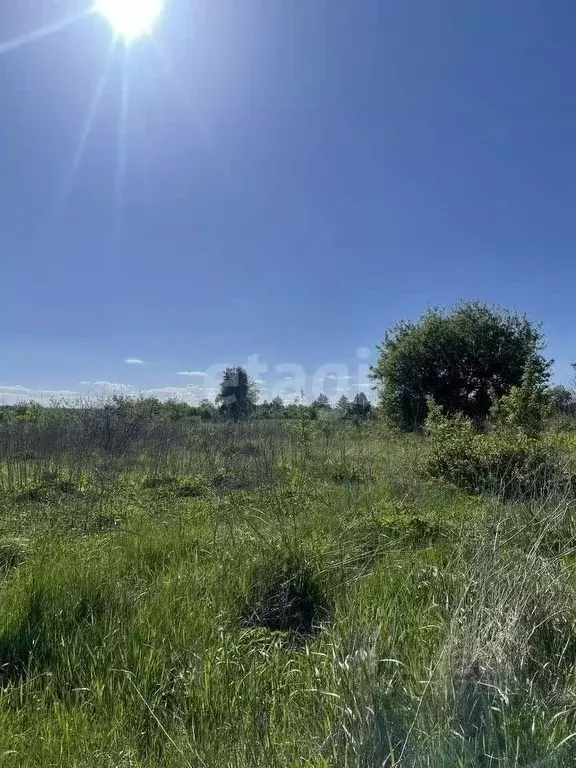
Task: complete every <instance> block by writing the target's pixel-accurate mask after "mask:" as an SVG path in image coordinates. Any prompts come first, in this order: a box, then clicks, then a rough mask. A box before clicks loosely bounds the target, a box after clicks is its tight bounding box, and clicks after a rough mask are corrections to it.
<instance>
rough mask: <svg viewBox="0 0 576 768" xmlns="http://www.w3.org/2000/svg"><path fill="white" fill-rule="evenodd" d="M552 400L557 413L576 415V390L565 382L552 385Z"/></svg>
mask: <svg viewBox="0 0 576 768" xmlns="http://www.w3.org/2000/svg"><path fill="white" fill-rule="evenodd" d="M550 400H551V402H552V408H553V410H554V411H556V413H561V414H564V415H566V416H576V392H575V391H574V390H573V389H570V387H566V386H564V385H563V384H556V385H555V386H553V387H550Z"/></svg>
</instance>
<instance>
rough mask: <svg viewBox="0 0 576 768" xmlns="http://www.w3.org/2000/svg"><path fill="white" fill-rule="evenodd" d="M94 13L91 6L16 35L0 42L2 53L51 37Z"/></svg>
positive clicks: (0, 52)
mask: <svg viewBox="0 0 576 768" xmlns="http://www.w3.org/2000/svg"><path fill="white" fill-rule="evenodd" d="M93 13H94V9H93V8H89V9H88V10H87V11H83V12H82V13H77V14H76V15H75V16H67V17H66V18H64V19H61V20H60V21H58V22H56V23H55V24H50V25H49V26H47V27H42V28H41V29H37V30H35V31H34V32H30V33H29V34H27V35H21V36H20V37H16V38H15V39H14V40H8V41H6V42H5V43H0V55H1V54H3V53H10V52H11V51H16V50H18V48H22V47H23V46H25V45H29V44H30V43H34V42H36V41H37V40H42V38H44V37H49V36H50V35H54V34H56V33H57V32H61V31H62V30H63V29H66V28H67V27H70V26H71V25H72V24H75V23H76V22H78V21H81V20H82V19H85V18H86V17H87V16H90V15H92V14H93Z"/></svg>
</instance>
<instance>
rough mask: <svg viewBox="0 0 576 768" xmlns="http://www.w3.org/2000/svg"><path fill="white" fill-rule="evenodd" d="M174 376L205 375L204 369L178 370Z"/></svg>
mask: <svg viewBox="0 0 576 768" xmlns="http://www.w3.org/2000/svg"><path fill="white" fill-rule="evenodd" d="M176 376H206V373H205V372H204V371H178V373H177V374H176Z"/></svg>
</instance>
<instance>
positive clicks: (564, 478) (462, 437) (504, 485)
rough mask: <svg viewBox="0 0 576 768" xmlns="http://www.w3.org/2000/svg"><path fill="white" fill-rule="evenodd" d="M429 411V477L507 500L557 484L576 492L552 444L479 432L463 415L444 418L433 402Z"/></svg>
mask: <svg viewBox="0 0 576 768" xmlns="http://www.w3.org/2000/svg"><path fill="white" fill-rule="evenodd" d="M428 409H429V416H428V419H427V421H426V432H427V435H428V439H429V444H428V452H427V454H426V458H425V463H424V468H425V472H426V474H427V475H428V476H429V477H432V478H436V479H442V480H446V481H448V482H450V483H452V484H453V485H457V486H459V487H461V488H464V489H466V490H468V491H470V492H472V493H496V494H500V495H502V496H503V497H505V498H508V499H529V498H533V497H537V496H541V495H543V494H544V493H546V492H549V491H550V490H552V489H555V488H559V489H561V490H563V491H566V490H568V491H569V492H571V493H572V492H573V490H574V485H575V484H574V480H573V478H572V476H571V474H570V473H569V471H568V470H567V468H566V467H564V466H563V463H562V461H561V457H560V454H559V453H558V452H557V451H556V450H554V448H553V447H552V446H550V445H546V444H544V443H542V442H539V441H538V440H536V439H534V438H531V437H528V436H526V435H525V434H521V433H514V432H504V433H498V432H493V433H490V434H485V435H482V434H477V433H476V431H475V429H474V426H473V424H472V422H471V421H470V420H469V419H467V418H466V417H464V416H462V415H461V414H458V415H456V416H454V417H448V416H445V415H444V414H443V413H442V411H441V409H440V407H439V406H438V405H437V404H435V403H434V402H430V401H429V402H428Z"/></svg>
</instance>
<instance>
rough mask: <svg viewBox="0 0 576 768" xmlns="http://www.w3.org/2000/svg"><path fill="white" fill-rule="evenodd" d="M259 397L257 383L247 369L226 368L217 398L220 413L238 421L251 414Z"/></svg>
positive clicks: (238, 367) (239, 367)
mask: <svg viewBox="0 0 576 768" xmlns="http://www.w3.org/2000/svg"><path fill="white" fill-rule="evenodd" d="M257 399H258V393H257V389H256V385H255V383H254V382H252V381H251V380H250V378H249V376H248V374H247V373H246V370H245V369H244V368H242V367H241V366H237V367H235V368H226V370H225V371H224V374H223V376H222V381H221V382H220V394H219V395H218V397H217V398H216V400H217V402H218V404H219V406H220V413H221V414H222V415H223V416H224V417H225V418H229V419H234V421H238V419H241V418H245V417H246V416H249V415H250V413H251V412H252V410H253V408H254V406H255V404H256V401H257Z"/></svg>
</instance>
